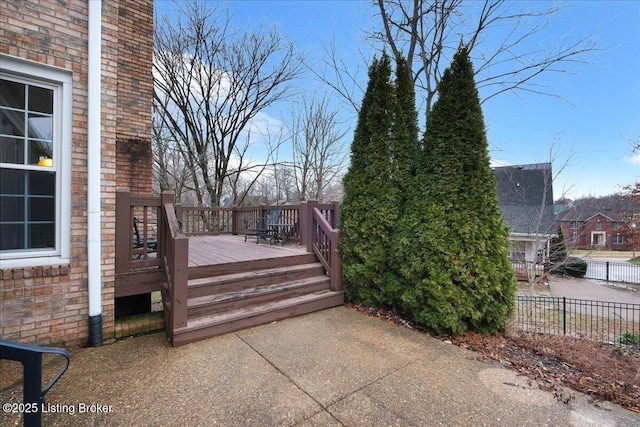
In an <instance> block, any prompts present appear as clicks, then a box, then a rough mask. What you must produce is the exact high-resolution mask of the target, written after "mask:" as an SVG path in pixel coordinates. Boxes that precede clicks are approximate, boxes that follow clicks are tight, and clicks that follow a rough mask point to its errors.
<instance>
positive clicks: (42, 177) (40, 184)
mask: <svg viewBox="0 0 640 427" xmlns="http://www.w3.org/2000/svg"><path fill="white" fill-rule="evenodd" d="M55 189H56V174H55V173H54V172H33V171H32V172H29V195H32V196H33V195H44V196H53V195H54V194H55Z"/></svg>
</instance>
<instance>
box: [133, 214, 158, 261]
mask: <svg viewBox="0 0 640 427" xmlns="http://www.w3.org/2000/svg"><path fill="white" fill-rule="evenodd" d="M138 224H142V221H140V220H139V219H138V217H135V216H134V217H133V232H134V234H135V238H134V239H133V253H134V254H135V255H136V258H137V259H140V258H142V256H143V253H144V248H145V247H146V248H147V254H152V253H156V252H158V239H157V238H155V237H148V238H147V240H146V242H145V241H143V240H142V237H141V236H140V230H139V229H138Z"/></svg>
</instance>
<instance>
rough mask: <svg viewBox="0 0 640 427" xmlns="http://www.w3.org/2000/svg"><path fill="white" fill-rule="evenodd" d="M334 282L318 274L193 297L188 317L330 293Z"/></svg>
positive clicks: (189, 301)
mask: <svg viewBox="0 0 640 427" xmlns="http://www.w3.org/2000/svg"><path fill="white" fill-rule="evenodd" d="M330 282H331V281H330V279H329V277H328V276H326V275H316V276H315V277H306V278H303V279H298V280H287V281H284V282H281V283H270V284H267V285H261V286H257V287H250V288H246V289H240V290H237V291H231V292H228V291H223V292H219V293H214V294H211V295H204V296H200V297H196V298H189V300H188V303H187V307H188V318H190V319H191V318H195V317H200V316H204V315H213V314H217V313H223V312H225V311H233V310H236V309H239V308H242V307H245V308H249V307H251V306H255V305H261V304H266V303H270V302H272V301H275V300H279V299H287V298H291V297H295V296H299V295H304V294H310V293H315V292H319V291H323V290H328V289H329V286H330Z"/></svg>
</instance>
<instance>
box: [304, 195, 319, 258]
mask: <svg viewBox="0 0 640 427" xmlns="http://www.w3.org/2000/svg"><path fill="white" fill-rule="evenodd" d="M317 207H318V201H317V200H313V199H311V200H307V212H306V215H305V218H306V220H305V221H306V228H305V229H304V234H306V235H307V237H306V242H307V252H313V239H314V238H315V230H314V228H313V210H314V209H315V208H317Z"/></svg>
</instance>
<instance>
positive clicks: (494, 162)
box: [489, 158, 510, 168]
mask: <svg viewBox="0 0 640 427" xmlns="http://www.w3.org/2000/svg"><path fill="white" fill-rule="evenodd" d="M509 165H510V163H509V162H505V161H504V160H498V159H494V158H491V159H489V166H491V167H492V168H497V167H500V166H509Z"/></svg>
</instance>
